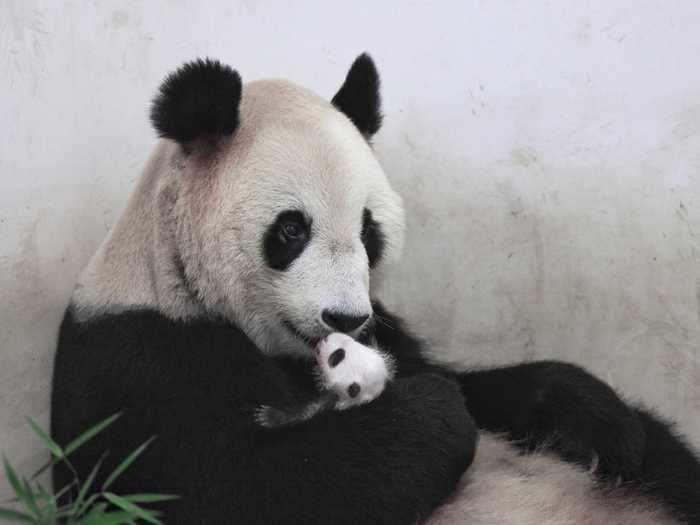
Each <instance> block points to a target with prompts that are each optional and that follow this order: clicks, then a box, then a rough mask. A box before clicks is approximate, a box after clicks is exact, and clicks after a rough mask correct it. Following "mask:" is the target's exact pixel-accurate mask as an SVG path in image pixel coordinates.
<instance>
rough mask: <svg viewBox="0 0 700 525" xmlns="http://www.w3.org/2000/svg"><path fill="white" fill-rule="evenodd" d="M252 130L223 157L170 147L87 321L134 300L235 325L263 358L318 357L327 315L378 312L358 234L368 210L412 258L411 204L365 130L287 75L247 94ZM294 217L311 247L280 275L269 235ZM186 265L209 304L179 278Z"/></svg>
mask: <svg viewBox="0 0 700 525" xmlns="http://www.w3.org/2000/svg"><path fill="white" fill-rule="evenodd" d="M240 113H241V117H240V118H241V126H240V128H239V129H238V130H237V131H236V133H235V134H234V136H233V138H232V139H230V140H228V141H227V142H225V143H223V144H222V145H221V147H220V150H219V151H218V153H217V154H216V155H215V156H214V157H213V158H212V157H206V158H203V157H202V156H201V155H198V154H197V153H196V152H195V153H193V154H191V155H189V156H186V155H184V154H183V153H182V152H181V151H180V150H179V148H178V147H176V146H175V145H173V144H171V143H168V142H165V143H163V144H161V145H160V146H159V148H158V149H157V151H156V153H155V155H154V156H153V158H152V159H151V162H150V163H149V164H148V166H147V168H146V173H145V174H144V177H143V179H142V181H141V183H140V185H139V187H138V188H137V191H136V193H135V195H134V197H133V198H132V200H131V201H130V203H129V206H128V208H127V212H126V213H125V214H124V216H123V217H122V219H121V220H120V221H119V223H118V224H117V226H116V227H115V228H114V230H113V232H112V233H111V234H110V236H109V237H108V238H107V240H106V241H105V243H104V244H103V246H102V247H101V248H100V250H99V251H98V253H97V254H96V256H95V257H94V258H93V260H92V262H91V263H90V265H89V267H88V269H87V270H86V271H85V273H84V274H83V275H82V276H81V278H80V282H79V285H78V288H77V290H76V293H75V297H74V299H75V302H76V303H77V304H78V305H79V309H80V312H81V313H82V315H84V316H90V315H94V314H95V313H99V312H102V311H118V310H120V309H123V308H128V307H133V306H134V305H141V306H149V307H154V308H157V309H159V310H161V311H162V312H163V313H165V314H166V315H169V316H171V317H173V318H187V317H190V316H193V315H200V314H201V313H202V312H204V311H211V312H216V313H218V314H221V315H224V316H226V317H228V318H230V319H232V320H233V321H235V322H237V323H238V324H239V325H240V326H241V327H242V328H243V329H244V330H245V331H246V333H247V334H248V336H249V337H251V338H252V339H253V341H254V342H255V343H256V344H257V345H258V346H259V347H260V348H261V349H262V350H263V351H265V352H270V353H273V352H285V353H293V354H304V355H309V354H310V353H311V352H312V351H313V349H312V348H311V347H310V346H309V345H308V343H306V342H304V341H302V340H301V339H300V338H298V337H296V336H295V335H294V334H292V333H291V332H290V331H289V329H288V328H287V327H286V326H284V325H283V319H287V320H288V321H291V322H292V323H293V324H294V326H296V327H297V328H298V329H299V330H301V331H302V332H303V333H304V334H305V335H307V336H309V337H310V338H312V339H319V338H321V337H323V336H325V335H327V334H328V333H329V332H330V330H329V328H328V327H327V326H325V324H324V323H323V322H322V321H321V313H322V311H323V310H324V309H332V310H339V311H342V312H344V313H347V314H357V315H360V314H367V313H371V305H370V299H369V269H368V264H367V255H366V252H365V249H364V247H363V245H362V242H361V239H360V231H361V224H362V213H363V210H364V208H369V209H370V210H371V211H372V213H373V216H374V218H375V220H376V221H377V222H379V223H380V224H381V227H382V231H383V232H384V235H385V237H386V241H387V246H386V248H387V249H386V253H385V258H389V259H390V258H392V257H393V256H395V255H396V254H398V253H399V252H400V249H401V245H402V234H403V209H402V206H401V199H400V198H399V197H398V195H397V194H396V193H395V192H394V191H393V190H392V189H391V187H390V186H389V183H388V181H387V178H386V176H385V174H384V172H383V171H382V169H381V167H380V165H379V163H378V162H377V160H376V158H375V156H374V154H373V153H372V150H371V148H370V147H369V145H368V144H367V142H366V141H365V140H364V138H363V137H362V135H361V134H360V133H359V132H358V131H357V130H356V128H355V127H354V126H353V124H352V123H351V122H350V121H349V120H348V119H347V118H346V117H345V116H344V115H342V114H341V113H339V112H338V111H336V110H335V109H333V108H332V106H331V105H330V104H329V103H328V102H327V101H325V100H323V99H321V98H319V97H317V96H316V95H314V94H312V93H311V92H309V91H307V90H305V89H303V88H300V87H297V86H294V85H292V84H290V83H288V82H285V81H281V80H270V81H258V82H254V83H251V84H248V85H246V86H245V87H244V89H243V95H242V100H241V108H240ZM290 208H295V209H301V210H304V212H305V213H307V214H308V215H309V216H310V217H311V218H312V220H313V223H312V234H311V235H312V237H311V242H310V243H309V245H308V247H307V248H306V249H305V250H304V252H303V253H302V254H301V256H300V257H299V258H298V259H297V260H296V261H294V263H293V264H292V265H291V266H290V268H289V269H288V270H286V271H285V272H278V271H275V270H272V269H270V268H269V267H268V266H267V265H266V264H265V261H264V259H263V254H262V248H261V245H262V238H263V234H264V232H265V229H266V228H267V227H268V225H269V224H270V223H272V222H273V221H274V219H275V217H276V215H277V214H278V213H279V212H281V211H283V210H287V209H290ZM178 254H179V256H180V257H181V259H182V260H183V262H184V264H185V269H186V274H187V276H188V278H189V280H190V281H191V282H192V283H193V284H194V286H195V288H196V290H197V291H198V294H199V296H198V297H196V298H193V297H191V296H190V295H189V294H188V293H187V289H186V288H185V287H184V286H183V283H182V280H181V279H180V278H179V275H178V273H177V271H176V267H175V264H174V262H173V261H174V259H175V257H176V255H178Z"/></svg>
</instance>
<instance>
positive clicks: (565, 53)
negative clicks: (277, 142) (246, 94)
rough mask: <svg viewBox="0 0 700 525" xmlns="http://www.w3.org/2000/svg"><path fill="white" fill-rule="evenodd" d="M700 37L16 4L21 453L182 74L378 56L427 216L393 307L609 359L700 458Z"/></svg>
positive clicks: (466, 10) (7, 441)
mask: <svg viewBox="0 0 700 525" xmlns="http://www.w3.org/2000/svg"><path fill="white" fill-rule="evenodd" d="M698 28H700V2H696V1H695V0H686V1H681V0H678V1H658V2H656V1H642V0H628V1H624V0H617V1H605V2H604V1H598V2H584V1H579V0H569V1H557V2H546V1H508V2H506V1H490V2H486V1H484V2H476V1H470V2H466V1H461V0H460V1H457V0H455V1H445V2H434V1H431V2H403V1H402V2H387V1H382V2H331V1H328V0H323V1H314V2H309V1H307V2H289V3H287V2H271V1H254V0H247V1H240V2H236V1H234V0H227V1H209V2H199V1H192V2H185V1H149V2H139V1H131V2H128V1H124V2H116V1H115V2H87V1H85V2H77V1H76V2H59V1H47V2H37V1H29V0H0V298H1V300H0V447H1V448H2V450H3V451H4V452H5V453H7V454H8V455H9V456H10V457H12V458H14V459H15V463H16V464H17V465H18V466H19V467H20V469H28V468H30V467H31V466H32V465H35V464H36V463H37V462H38V461H40V459H41V457H40V456H38V455H37V450H38V447H37V446H36V442H35V441H33V439H32V436H31V434H30V431H29V429H28V427H27V426H26V424H25V422H24V418H25V416H33V417H36V418H38V420H39V421H41V422H44V423H45V422H46V421H47V418H48V386H49V383H50V373H51V366H52V357H53V350H54V344H55V336H56V332H57V327H58V324H59V322H60V319H61V316H62V313H63V309H64V307H65V305H66V302H67V300H68V297H69V295H70V292H71V289H72V286H73V284H74V282H75V279H76V276H77V274H78V272H79V271H80V270H81V268H82V267H83V266H84V265H85V263H86V262H87V260H88V258H89V257H90V256H91V254H92V253H93V252H94V250H95V249H96V247H97V245H98V243H99V242H100V241H101V239H102V238H103V237H104V235H105V233H106V231H107V229H108V228H109V227H110V225H112V224H113V223H114V221H115V219H116V218H117V217H118V214H119V213H120V210H121V209H122V208H123V206H124V203H125V200H126V198H127V195H128V193H129V191H130V190H131V188H132V187H133V185H134V183H135V181H136V180H137V178H138V176H139V171H140V169H141V167H142V166H143V164H144V160H145V158H146V156H147V154H148V152H149V150H150V148H151V147H152V146H153V144H154V141H155V140H154V134H153V132H152V130H151V129H150V127H149V123H148V120H147V109H148V105H149V101H150V99H151V97H152V95H153V93H154V92H155V89H156V87H157V85H158V83H159V81H160V80H161V79H162V78H163V76H164V75H165V74H166V72H168V71H170V70H172V69H173V68H174V67H176V66H177V65H178V64H179V63H181V62H183V61H184V60H188V59H191V58H194V57H197V56H203V55H209V56H213V57H217V58H220V59H222V60H224V61H225V62H228V63H229V64H231V65H232V66H234V67H235V68H237V69H238V70H239V71H240V73H241V75H242V76H243V78H244V80H246V79H248V80H250V79H256V78H262V77H275V76H277V77H286V78H289V79H292V80H294V81H297V82H299V83H301V84H304V85H306V86H308V87H310V88H312V89H314V90H316V91H317V92H319V93H321V94H323V95H325V96H328V97H331V96H332V95H333V93H334V92H335V90H336V89H337V88H338V87H339V86H340V83H341V82H342V79H343V77H344V75H345V73H346V70H347V68H348V66H349V64H350V63H351V61H352V60H353V58H354V57H355V56H356V55H357V54H359V53H360V52H362V51H365V50H368V51H370V52H371V53H372V54H373V56H374V57H375V59H376V61H377V64H378V66H379V68H380V71H381V73H382V76H383V83H384V90H383V91H384V100H385V113H386V125H385V126H384V129H383V130H382V132H380V134H379V135H378V137H377V139H376V146H377V151H378V154H379V156H380V158H381V160H382V162H383V164H384V166H385V168H386V170H387V171H388V173H389V174H390V176H391V178H392V180H393V181H394V182H395V185H396V187H397V188H398V189H399V191H400V192H401V193H402V194H403V196H404V198H405V202H406V205H407V207H408V210H409V221H408V225H409V228H408V237H409V238H408V243H407V246H406V253H405V259H404V261H403V262H402V263H401V264H399V265H398V266H397V267H395V268H394V269H393V271H392V272H391V274H390V277H389V279H388V280H387V281H386V282H385V283H384V286H383V288H384V293H383V294H382V296H383V297H385V298H386V299H387V302H388V303H390V305H392V306H394V307H396V308H397V309H398V310H399V311H400V312H402V313H404V314H406V315H407V316H408V317H409V319H411V320H412V321H413V322H414V326H416V327H417V329H418V331H419V332H420V333H421V334H423V335H424V336H426V337H428V338H429V339H430V340H431V341H432V342H433V343H434V345H435V348H436V349H437V352H438V354H439V356H440V357H441V358H443V359H449V360H451V361H454V362H456V363H458V364H460V365H462V366H468V365H476V364H494V363H506V362H514V361H520V360H523V359H537V358H551V357H556V358H561V359H568V360H572V361H575V362H578V363H581V364H584V365H586V366H587V367H589V368H590V369H591V370H593V371H594V372H596V373H597V374H598V375H600V376H601V377H603V378H604V379H606V380H607V381H609V382H610V383H611V384H613V385H614V386H616V387H617V388H619V389H620V390H621V391H622V392H623V393H624V394H625V395H626V396H627V397H628V398H630V399H633V400H641V401H643V402H644V403H645V404H647V405H649V406H653V407H655V408H657V409H658V410H659V411H661V412H662V413H663V414H665V415H666V416H668V417H671V418H675V419H677V420H678V421H679V422H680V426H681V428H682V429H683V430H684V432H686V434H688V435H690V436H691V439H692V440H693V442H694V443H695V444H696V445H698V446H700V60H699V58H698V57H700V31H699V30H698ZM222 417H225V414H222ZM5 492H6V490H5V488H4V485H0V496H2V495H3V494H4V493H5Z"/></svg>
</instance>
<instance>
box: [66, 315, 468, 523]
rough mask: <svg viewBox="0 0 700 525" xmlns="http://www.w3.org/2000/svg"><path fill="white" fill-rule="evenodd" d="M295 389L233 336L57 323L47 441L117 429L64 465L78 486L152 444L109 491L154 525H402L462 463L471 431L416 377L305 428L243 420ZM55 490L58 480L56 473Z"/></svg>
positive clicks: (204, 325)
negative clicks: (153, 512) (155, 519)
mask: <svg viewBox="0 0 700 525" xmlns="http://www.w3.org/2000/svg"><path fill="white" fill-rule="evenodd" d="M306 393H307V389H306V388H305V387H304V386H303V385H302V383H301V382H300V380H299V378H298V377H297V376H296V375H295V374H294V373H293V372H292V371H291V368H290V366H289V364H288V363H287V362H281V361H279V360H276V359H272V358H269V357H266V356H264V355H263V354H261V353H260V352H259V351H258V350H257V348H255V347H254V345H253V344H252V343H251V342H250V341H249V340H248V339H247V338H245V336H244V335H243V334H242V333H240V332H239V331H238V330H236V329H235V328H234V327H230V326H227V325H222V324H219V323H218V322H214V321H212V322H209V321H192V322H175V321H171V320H168V319H165V318H163V317H162V316H160V315H158V314H157V313H153V312H131V313H129V312H127V313H123V314H117V315H111V316H106V317H104V318H101V319H99V320H95V321H91V322H89V323H79V322H76V321H75V320H74V319H73V317H72V315H71V313H70V312H69V313H68V314H67V316H66V319H65V320H64V323H63V326H62V329H61V337H60V342H59V348H58V352H57V356H56V362H55V368H54V384H53V401H52V435H53V437H54V439H55V440H56V441H57V442H59V443H61V444H65V443H68V442H69V441H70V440H72V439H73V438H74V437H75V436H77V435H78V434H79V433H80V432H82V431H84V430H85V429H86V428H89V427H90V426H91V425H94V424H95V422H97V421H99V420H101V419H103V418H105V417H107V416H109V415H111V414H114V413H115V412H118V411H121V413H122V417H121V419H120V420H119V421H117V422H116V423H114V424H113V425H112V426H111V427H110V428H109V429H108V430H107V431H105V432H104V433H101V434H100V435H98V436H96V437H95V438H94V439H92V440H90V441H89V442H88V443H86V444H85V445H83V446H82V447H81V448H80V450H79V451H77V452H76V453H74V454H73V455H71V462H72V463H73V465H74V466H75V468H76V469H77V471H78V472H79V473H80V475H81V479H84V478H85V476H87V474H88V473H89V472H90V471H91V469H92V468H93V466H94V465H95V463H96V462H97V461H98V459H99V458H100V457H101V455H102V454H103V453H104V451H105V450H109V451H110V454H109V456H108V457H107V458H106V459H105V461H104V463H103V467H104V468H102V469H101V471H100V472H110V470H111V469H114V468H115V466H116V464H118V462H119V461H121V460H122V459H123V458H125V457H127V456H128V455H129V454H130V453H131V452H132V451H133V450H134V449H135V448H136V447H137V446H139V445H140V444H141V443H143V442H144V441H146V440H147V439H148V438H149V437H151V436H154V435H155V436H157V440H156V441H155V442H154V443H153V444H152V445H151V446H150V447H149V448H148V450H147V451H146V452H145V453H144V454H143V455H141V456H140V457H139V459H138V461H137V462H135V463H134V464H133V465H131V466H130V467H129V469H128V470H127V471H126V472H124V473H123V474H122V475H121V476H120V477H119V479H118V480H117V481H116V482H115V484H114V486H113V488H114V490H115V491H118V492H119V493H124V494H130V493H139V492H164V493H172V494H177V495H179V496H180V499H178V500H176V501H174V502H171V503H169V504H168V505H167V506H165V507H164V509H163V510H164V511H165V512H166V515H165V520H164V521H165V522H166V523H170V524H180V523H183V524H185V523H187V524H189V523H229V522H231V519H233V518H235V519H234V521H235V522H236V523H245V524H247V525H252V524H261V525H262V524H269V523H279V524H284V523H290V524H291V523H304V524H305V525H315V524H318V525H321V524H323V525H325V524H328V523H333V524H335V525H344V524H347V525H350V524H355V523H372V524H396V525H401V524H406V525H413V524H414V523H416V522H418V521H419V520H420V519H423V518H425V517H427V516H428V515H429V514H430V512H431V511H432V510H433V509H434V508H435V507H437V506H438V505H439V504H440V503H441V502H442V501H443V500H444V498H446V497H447V496H448V495H449V493H450V492H451V491H452V490H453V489H454V487H455V485H456V483H457V481H458V480H459V478H460V476H461V474H462V473H463V471H464V470H465V468H467V466H468V465H469V464H470V463H471V461H472V458H473V455H474V450H475V446H476V428H475V426H474V424H473V422H472V421H471V419H470V418H469V416H468V414H467V411H466V408H465V407H464V403H463V400H462V395H461V393H460V392H459V389H458V387H457V385H456V384H455V383H453V382H452V381H448V380H446V379H445V378H443V377H440V376H437V375H431V374H420V375H416V376H414V377H410V378H404V379H400V380H397V381H394V382H393V383H392V384H391V385H389V387H388V388H387V389H386V390H385V392H384V393H383V394H382V395H381V396H380V397H379V398H377V399H376V400H375V401H374V402H373V403H371V404H369V405H366V406H362V407H359V408H356V409H348V410H345V411H342V412H337V411H327V412H323V413H321V414H318V415H317V416H315V417H313V418H312V419H310V420H309V421H307V422H305V423H304V424H303V425H293V426H290V427H284V428H281V429H274V430H270V429H265V428H261V427H260V426H259V425H257V424H256V423H255V421H254V417H253V410H254V409H255V407H258V406H259V405H261V404H270V405H275V406H277V405H278V404H279V403H283V402H284V401H285V400H286V399H290V396H291V397H292V398H294V397H295V396H297V397H298V396H301V395H305V394H306ZM100 476H101V474H100V475H98V479H96V480H95V484H94V486H99V485H100V483H101V482H102V481H103V480H102V479H100ZM54 479H55V481H56V487H58V488H61V487H63V486H64V485H65V484H66V483H67V482H68V480H70V472H68V471H67V470H66V469H64V468H62V466H60V465H59V467H58V468H57V469H56V470H55V471H54Z"/></svg>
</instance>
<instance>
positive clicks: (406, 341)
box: [374, 303, 645, 478]
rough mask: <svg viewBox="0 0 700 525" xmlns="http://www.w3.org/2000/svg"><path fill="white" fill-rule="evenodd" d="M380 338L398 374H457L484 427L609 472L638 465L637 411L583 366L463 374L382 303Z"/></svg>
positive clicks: (624, 472)
mask: <svg viewBox="0 0 700 525" xmlns="http://www.w3.org/2000/svg"><path fill="white" fill-rule="evenodd" d="M374 309H375V312H376V313H377V314H378V316H377V322H376V324H375V330H376V333H375V336H376V338H377V341H378V343H379V346H380V347H382V348H383V349H385V350H387V351H389V352H390V353H392V354H394V356H395V357H396V359H397V361H398V367H397V371H398V375H399V376H400V375H406V374H412V373H417V372H421V371H423V370H431V371H435V370H436V369H437V370H440V371H441V372H442V373H444V374H446V375H451V376H453V377H455V378H456V379H457V381H458V382H459V384H460V387H461V390H462V393H463V394H464V397H465V400H466V405H467V408H468V410H469V412H470V414H471V415H472V416H473V417H474V419H475V421H476V423H477V425H478V426H479V427H480V428H483V429H486V430H490V431H494V432H500V433H505V434H506V435H507V436H508V437H509V438H511V439H513V440H518V442H519V443H520V444H521V445H523V446H524V447H526V448H528V449H534V448H537V447H547V448H549V449H551V450H552V451H554V452H556V453H557V454H558V455H560V456H561V457H562V458H563V459H565V460H567V461H570V462H574V463H582V464H585V465H590V464H591V462H592V461H593V460H594V459H596V460H597V461H598V472H599V473H600V474H601V475H603V476H610V477H616V476H618V475H621V476H623V478H624V477H630V476H632V475H633V473H635V472H636V471H637V469H638V468H639V466H640V464H641V461H642V458H643V454H644V447H645V431H644V428H643V426H642V423H641V421H640V419H639V417H638V415H637V414H636V412H635V410H634V409H632V408H630V407H629V406H628V405H627V404H625V403H624V402H623V401H622V400H621V399H620V398H619V397H618V395H617V394H616V393H615V392H614V391H613V390H612V389H611V388H610V387H609V386H608V385H607V384H605V383H604V382H602V381H600V380H599V379H597V378H596V377H594V376H593V375H591V374H589V373H588V372H586V371H585V370H583V369H582V368H580V367H577V366H575V365H572V364H568V363H563V362H556V361H540V362H533V363H527V364H522V365H516V366H508V367H503V368H495V369H490V370H477V371H466V372H461V373H458V374H456V375H455V374H454V373H453V372H450V371H448V370H447V369H446V368H444V367H440V366H439V365H436V364H430V363H428V362H427V361H426V359H425V358H424V357H423V355H424V354H423V344H422V342H421V341H420V340H419V339H417V338H416V337H415V336H413V335H412V334H411V333H410V331H408V330H407V329H406V328H405V326H404V323H403V322H402V320H401V319H400V318H398V317H397V316H395V315H392V314H391V313H390V312H388V311H387V310H386V309H385V308H384V307H383V306H382V305H381V304H380V303H375V304H374Z"/></svg>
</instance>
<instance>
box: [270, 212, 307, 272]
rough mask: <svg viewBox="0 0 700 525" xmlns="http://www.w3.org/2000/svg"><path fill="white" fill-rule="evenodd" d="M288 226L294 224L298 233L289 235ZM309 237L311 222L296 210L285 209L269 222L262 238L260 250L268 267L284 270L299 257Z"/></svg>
mask: <svg viewBox="0 0 700 525" xmlns="http://www.w3.org/2000/svg"><path fill="white" fill-rule="evenodd" d="M288 226H294V227H296V228H297V230H298V235H293V236H292V235H290V234H289V232H288V231H287V227H288ZM310 239H311V222H310V221H308V220H306V218H305V217H304V214H303V213H301V212H300V211H298V210H286V211H283V212H281V213H280V214H279V215H277V217H276V218H275V222H273V223H272V224H270V226H269V227H268V228H267V231H266V232H265V236H264V238H263V244H262V250H263V256H264V257H265V261H266V262H267V265H268V266H269V267H270V268H273V269H274V270H280V271H284V270H286V269H287V268H289V265H290V264H292V263H293V262H294V260H295V259H296V258H297V257H299V256H300V255H301V254H302V252H303V251H304V248H306V245H307V244H308V243H309V240H310Z"/></svg>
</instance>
